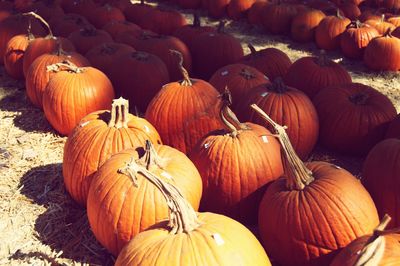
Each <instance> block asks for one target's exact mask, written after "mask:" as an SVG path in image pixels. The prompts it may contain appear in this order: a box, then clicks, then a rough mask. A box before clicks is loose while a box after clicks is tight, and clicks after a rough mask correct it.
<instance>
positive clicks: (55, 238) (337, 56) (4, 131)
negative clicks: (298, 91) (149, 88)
mask: <svg viewBox="0 0 400 266" xmlns="http://www.w3.org/2000/svg"><path fill="white" fill-rule="evenodd" d="M0 2H1V1H0ZM149 2H150V4H155V1H149ZM160 5H161V6H163V4H160ZM177 9H178V8H177ZM178 10H179V11H181V13H182V14H184V16H185V18H186V19H187V21H188V23H191V22H192V14H191V12H190V11H188V10H181V9H178ZM200 14H201V18H202V25H204V26H217V25H218V23H219V21H218V20H213V19H211V18H208V17H206V16H204V15H205V12H204V11H201V13H200ZM225 32H226V33H229V34H233V35H234V36H235V37H236V38H238V39H239V40H240V41H241V44H242V47H243V49H244V52H245V54H249V53H250V50H249V48H248V44H249V43H250V44H252V45H253V46H254V47H255V48H256V50H257V51H259V50H261V49H265V48H269V47H273V48H277V49H280V50H282V51H283V52H285V53H286V54H287V55H288V56H289V57H290V59H291V61H292V62H295V61H296V60H297V59H299V58H302V57H305V56H316V57H318V56H319V54H320V51H319V50H318V49H317V47H316V44H315V43H303V44H300V43H295V42H293V41H292V40H291V38H290V36H288V35H286V36H283V35H269V34H266V33H265V32H264V30H263V29H261V28H257V27H254V26H252V25H250V24H248V23H247V22H246V20H244V19H242V20H238V21H228V23H227V24H226V26H225ZM326 56H327V57H328V58H329V59H330V60H333V61H335V62H339V63H340V64H341V65H342V66H343V67H344V68H345V69H346V70H347V71H348V72H349V73H350V75H351V78H352V81H353V82H354V83H362V84H365V85H368V86H371V87H373V88H375V89H377V90H378V91H379V92H381V93H382V94H384V95H386V96H387V97H388V98H389V99H390V100H391V102H392V103H393V104H394V106H395V108H396V110H397V113H399V112H400V72H374V71H371V70H368V68H367V67H366V66H365V65H364V63H363V61H362V60H353V59H348V58H346V57H344V55H343V53H341V52H339V51H329V52H326ZM303 71H305V72H306V71H307V69H303ZM216 101H217V99H216ZM216 103H217V102H216ZM210 112H211V110H210ZM187 126H188V127H190V126H193V124H192V123H191V121H187ZM66 140H67V137H63V136H60V135H59V134H58V133H57V132H56V131H55V130H54V129H52V127H51V125H50V124H49V123H48V122H47V120H46V118H45V116H44V114H43V112H42V111H41V110H40V109H39V108H37V107H35V106H34V105H33V104H32V103H31V102H30V101H29V98H28V97H27V96H26V92H25V83H24V82H23V81H15V80H13V79H11V78H10V77H9V76H8V75H7V74H6V71H5V68H4V66H0V217H1V218H0V240H1V243H0V265H34V264H36V265H43V264H44V265H75V264H78V265H80V264H84V263H86V264H90V265H113V264H114V263H115V260H116V258H115V257H113V256H112V255H111V254H110V253H108V252H107V250H106V249H105V248H103V247H102V246H101V245H100V243H99V242H97V241H96V238H95V237H94V235H93V233H92V231H91V230H90V226H89V221H88V218H87V215H86V210H85V209H84V208H82V207H81V206H80V205H78V204H77V203H75V202H74V201H73V199H72V198H71V197H70V195H69V194H68V192H67V190H66V188H65V186H64V181H63V174H62V161H63V150H64V145H65V142H66ZM308 160H309V161H311V160H313V161H326V162H330V163H334V164H336V165H338V166H340V167H343V168H345V169H346V170H348V171H349V172H351V173H352V174H353V175H354V176H356V177H357V178H361V172H362V164H363V160H364V157H354V156H347V155H341V154H337V153H334V152H330V151H327V150H326V149H324V148H323V147H321V146H320V145H318V144H317V146H316V148H315V149H314V151H313V152H312V153H311V155H310V157H309V158H308ZM250 229H251V230H252V231H253V233H255V235H256V236H258V232H257V230H256V229H254V228H250ZM267 253H268V250H267ZM272 262H273V261H272ZM273 264H274V262H273ZM274 265H275V264H274Z"/></svg>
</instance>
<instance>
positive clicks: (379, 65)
mask: <svg viewBox="0 0 400 266" xmlns="http://www.w3.org/2000/svg"><path fill="white" fill-rule="evenodd" d="M364 63H365V65H366V66H367V67H368V68H370V69H372V70H386V71H398V70H400V39H399V38H396V37H393V36H392V34H390V33H386V34H384V35H383V36H381V37H377V38H375V39H372V40H371V41H370V42H369V44H368V46H367V47H366V48H365V51H364Z"/></svg>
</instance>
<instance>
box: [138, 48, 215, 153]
mask: <svg viewBox="0 0 400 266" xmlns="http://www.w3.org/2000/svg"><path fill="white" fill-rule="evenodd" d="M175 55H177V56H178V57H181V56H182V55H180V53H176V52H175ZM182 60H183V59H180V64H179V68H180V70H181V72H182V75H183V77H184V78H183V80H181V81H179V82H172V83H168V84H166V85H164V86H163V87H162V88H161V90H160V91H159V92H158V93H157V95H156V96H155V97H154V98H153V100H152V101H151V102H150V104H149V106H148V107H147V110H146V116H145V117H146V119H147V120H148V121H149V122H150V123H151V124H153V125H154V126H155V128H156V129H157V131H158V133H159V134H160V136H161V139H162V141H163V143H165V144H166V145H170V146H172V147H174V148H176V149H178V150H180V151H182V152H184V153H189V152H190V151H191V150H192V149H193V147H194V146H195V145H196V144H197V142H198V141H199V140H200V139H201V138H202V137H204V136H205V135H206V134H207V133H208V132H210V131H212V130H215V129H218V128H220V127H221V122H220V119H219V116H218V112H219V110H218V109H217V107H216V105H218V102H219V100H218V91H217V90H216V89H215V88H214V87H213V86H212V85H211V84H209V83H208V82H206V81H204V80H200V79H191V78H190V77H189V74H188V72H187V71H186V69H185V68H184V67H183V62H182Z"/></svg>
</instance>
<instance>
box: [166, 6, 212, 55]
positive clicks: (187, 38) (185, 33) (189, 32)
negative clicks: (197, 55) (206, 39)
mask: <svg viewBox="0 0 400 266" xmlns="http://www.w3.org/2000/svg"><path fill="white" fill-rule="evenodd" d="M207 32H215V28H214V27H210V26H201V20H200V17H199V15H198V14H196V13H194V15H193V24H192V25H185V26H182V27H180V28H178V29H176V31H175V32H174V33H173V36H174V37H176V38H178V39H179V40H181V41H182V42H183V43H184V44H186V46H187V47H188V48H189V51H190V52H191V53H192V52H193V45H194V44H193V43H194V41H195V39H196V37H197V36H199V35H200V34H202V33H207Z"/></svg>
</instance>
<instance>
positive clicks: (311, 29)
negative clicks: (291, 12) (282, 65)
mask: <svg viewBox="0 0 400 266" xmlns="http://www.w3.org/2000/svg"><path fill="white" fill-rule="evenodd" d="M324 18H325V14H324V13H322V11H320V10H317V9H310V10H305V11H303V12H300V13H298V14H297V15H296V16H295V17H294V18H293V20H292V25H291V37H292V39H293V40H295V41H297V42H311V41H314V35H315V29H316V28H317V27H318V25H319V23H320V22H321V20H322V19H324Z"/></svg>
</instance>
